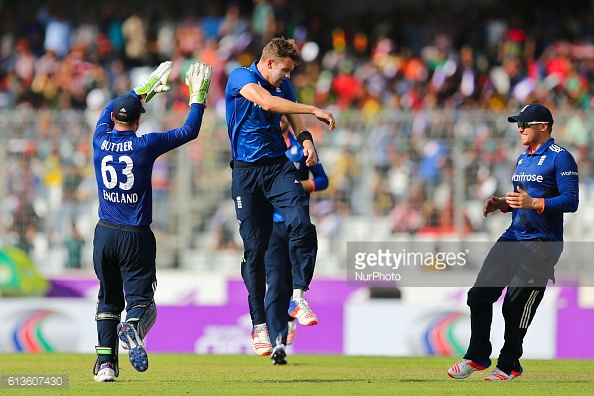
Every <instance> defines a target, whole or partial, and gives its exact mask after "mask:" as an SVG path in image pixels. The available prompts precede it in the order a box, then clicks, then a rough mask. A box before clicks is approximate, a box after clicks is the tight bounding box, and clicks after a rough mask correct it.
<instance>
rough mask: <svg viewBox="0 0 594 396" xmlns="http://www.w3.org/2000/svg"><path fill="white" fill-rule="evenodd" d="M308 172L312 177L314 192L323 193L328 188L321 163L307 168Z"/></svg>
mask: <svg viewBox="0 0 594 396" xmlns="http://www.w3.org/2000/svg"><path fill="white" fill-rule="evenodd" d="M309 171H310V172H311V174H312V176H313V177H312V178H311V180H312V181H313V183H314V185H315V191H323V190H325V189H327V188H328V184H329V182H328V175H326V171H324V167H323V166H322V163H321V162H318V163H317V164H315V165H314V166H311V167H309Z"/></svg>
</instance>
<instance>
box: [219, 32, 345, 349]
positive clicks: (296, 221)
mask: <svg viewBox="0 0 594 396" xmlns="http://www.w3.org/2000/svg"><path fill="white" fill-rule="evenodd" d="M300 62H301V53H300V52H299V50H298V48H297V46H296V45H295V40H292V39H285V38H282V37H278V38H274V39H272V40H271V41H270V42H269V43H268V44H267V45H266V46H265V47H264V49H263V50H262V55H261V57H260V60H259V61H258V60H257V61H254V62H253V63H252V64H251V65H250V66H249V67H239V68H237V69H235V70H233V71H232V72H231V74H230V75H229V80H228V81H227V87H226V89H225V101H226V112H227V129H228V132H229V139H230V142H231V152H232V156H233V162H232V167H233V172H232V185H231V195H232V197H233V200H234V201H235V211H236V215H237V220H238V221H239V234H240V235H241V238H242V239H243V245H244V253H243V259H242V263H241V275H242V277H243V280H244V283H245V285H246V288H247V291H248V304H249V309H250V316H251V319H252V324H253V326H254V327H253V331H252V339H253V344H254V351H255V352H256V353H257V354H259V355H261V356H267V355H270V354H271V353H272V344H271V343H270V337H269V333H268V328H267V326H266V312H265V308H264V295H265V293H266V269H265V266H264V255H265V253H266V249H267V248H268V240H269V239H270V235H271V233H272V208H273V206H274V207H276V208H277V209H278V210H279V211H280V212H281V213H282V215H283V217H284V218H285V225H286V227H287V231H288V232H289V254H290V257H291V268H292V277H293V296H292V297H291V300H290V306H289V314H290V315H291V316H293V317H296V318H297V319H298V320H299V323H301V324H302V325H306V326H311V325H315V324H317V323H318V318H317V316H316V315H315V314H314V313H313V311H312V310H311V308H310V307H309V305H308V303H307V301H306V300H305V297H304V292H305V291H306V290H308V288H309V284H310V282H311V279H312V277H313V272H314V267H315V261H316V254H317V234H316V230H315V227H314V225H313V224H312V223H311V220H310V217H309V199H308V196H307V194H306V192H305V190H304V188H303V185H302V184H301V182H300V181H299V176H298V174H297V169H296V168H295V166H294V165H293V163H292V162H291V161H289V159H288V158H287V156H286V155H285V151H286V149H287V147H286V144H285V140H284V139H283V136H282V134H281V131H280V118H281V116H282V115H283V114H284V115H286V116H287V119H288V120H289V123H290V124H291V128H292V130H293V131H294V132H295V134H296V136H297V140H298V141H299V143H300V144H301V146H302V147H303V155H304V156H306V157H307V159H306V161H305V163H306V165H307V166H313V165H315V164H316V163H317V154H316V151H315V149H314V143H313V138H312V135H311V133H310V132H308V131H306V130H305V126H304V124H303V121H302V120H301V118H300V116H299V114H312V115H314V116H315V117H316V118H317V119H318V120H320V121H322V122H324V123H326V124H327V125H328V127H329V129H330V130H334V128H335V120H334V116H333V115H332V113H330V112H327V111H324V110H322V109H319V108H317V107H315V106H310V105H306V104H301V103H297V100H296V99H295V94H294V92H293V88H292V87H291V83H290V82H289V78H290V76H291V72H292V71H293V69H294V68H295V66H296V65H298V64H299V63H300Z"/></svg>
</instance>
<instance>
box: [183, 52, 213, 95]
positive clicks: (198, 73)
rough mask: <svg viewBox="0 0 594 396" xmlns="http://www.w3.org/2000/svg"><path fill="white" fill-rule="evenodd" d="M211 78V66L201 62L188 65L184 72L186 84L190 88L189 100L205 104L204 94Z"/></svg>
mask: <svg viewBox="0 0 594 396" xmlns="http://www.w3.org/2000/svg"><path fill="white" fill-rule="evenodd" d="M211 78H212V67H210V66H208V65H207V64H206V63H203V62H196V63H192V65H190V68H189V69H188V71H187V72H186V78H185V81H186V85H187V86H188V88H190V101H189V104H192V103H200V104H203V105H206V94H207V93H208V88H209V87H210V80H211Z"/></svg>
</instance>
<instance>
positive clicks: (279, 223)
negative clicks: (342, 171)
mask: <svg viewBox="0 0 594 396" xmlns="http://www.w3.org/2000/svg"><path fill="white" fill-rule="evenodd" d="M281 132H282V134H283V137H284V138H285V141H286V142H287V151H286V154H287V157H289V160H290V161H292V162H293V164H295V167H296V168H297V173H298V174H299V180H300V181H301V184H302V185H303V188H304V189H305V192H307V193H308V194H310V193H312V192H314V191H322V190H325V189H326V188H328V176H327V175H326V172H325V171H324V167H323V166H322V163H321V162H320V161H318V162H317V163H316V164H315V165H313V166H306V165H305V160H306V159H307V157H305V156H304V155H303V148H302V147H301V145H299V142H297V139H296V138H295V135H293V133H292V132H291V131H290V130H289V121H288V120H287V118H286V117H284V116H283V117H282V118H281ZM310 172H311V175H312V178H310ZM264 262H265V263H266V283H267V284H268V290H267V291H266V299H265V306H266V324H267V325H268V330H269V332H270V339H271V340H272V341H273V342H275V346H274V349H273V351H272V355H271V359H272V363H273V364H286V363H287V360H286V359H285V358H286V356H287V354H286V351H285V346H286V345H291V344H292V343H293V341H294V340H295V333H296V331H297V326H296V324H295V318H294V317H291V316H290V315H287V308H288V307H289V304H290V299H291V292H292V276H291V258H290V256H289V234H288V232H287V227H286V226H285V219H284V217H283V215H282V214H281V213H280V211H278V210H277V209H274V225H273V228H272V235H271V236H270V241H269V242H268V250H267V251H266V256H265V258H264Z"/></svg>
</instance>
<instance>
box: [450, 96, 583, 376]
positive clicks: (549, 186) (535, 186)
mask: <svg viewBox="0 0 594 396" xmlns="http://www.w3.org/2000/svg"><path fill="white" fill-rule="evenodd" d="M508 121H509V122H517V124H518V132H519V133H520V139H521V142H522V144H523V145H525V146H528V147H527V149H526V151H525V152H523V153H522V154H520V156H519V157H518V160H517V161H516V169H515V171H514V174H513V175H512V183H513V186H514V190H513V191H512V192H508V193H507V194H506V196H505V197H490V198H489V199H487V200H486V201H485V204H484V207H483V215H484V216H487V214H489V213H491V212H494V211H496V210H500V211H501V212H503V213H507V212H510V211H511V212H512V219H511V225H510V226H509V227H508V229H507V230H506V231H505V232H504V233H503V235H501V237H500V238H499V239H498V240H497V242H496V243H495V245H494V246H493V247H492V248H491V250H490V251H489V254H488V255H487V257H486V258H485V261H484V263H483V266H482V268H481V270H480V272H479V274H478V276H477V279H476V282H475V284H474V287H472V288H471V289H470V290H469V291H468V300H467V304H468V306H469V307H470V328H471V335H470V344H469V346H468V350H467V352H466V354H465V355H464V358H463V359H462V360H461V361H460V362H458V363H456V364H454V365H453V366H452V367H451V368H450V369H449V370H448V375H449V376H450V377H452V378H456V379H463V378H467V377H468V376H470V374H472V373H473V372H474V371H477V370H484V369H486V368H488V367H489V366H490V365H491V360H490V358H489V357H490V356H491V352H492V347H491V342H490V331H491V322H492V319H493V303H495V301H497V300H498V299H499V297H500V296H501V293H502V292H503V289H504V288H505V287H506V286H507V292H506V294H505V298H504V300H503V307H502V311H503V318H504V320H505V342H504V344H503V347H502V348H501V351H500V352H499V359H498V360H497V366H496V368H495V369H494V370H493V372H492V373H491V375H489V376H487V377H486V378H485V380H486V381H511V380H512V379H514V378H516V377H518V376H519V375H520V374H522V366H521V365H520V357H521V356H522V343H523V340H524V336H525V335H526V331H527V330H528V326H529V325H530V323H531V322H532V319H533V318H534V314H535V313H536V309H537V308H538V305H539V304H540V302H541V301H542V298H543V294H544V292H545V287H546V285H547V283H548V281H549V279H550V280H552V281H553V282H554V281H555V264H556V263H557V261H558V260H559V256H560V255H561V252H562V250H563V213H565V212H575V211H576V210H577V208H578V196H579V187H578V169H577V165H576V163H575V160H574V158H573V156H572V155H571V154H570V153H569V152H568V151H567V150H566V149H564V148H563V147H560V146H558V145H557V144H556V143H555V140H554V139H553V138H551V133H552V130H553V116H552V115H551V112H550V111H549V109H547V108H546V107H545V106H543V105H540V104H530V105H527V106H525V107H524V108H523V109H522V111H520V114H518V115H515V116H510V117H509V118H508Z"/></svg>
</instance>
